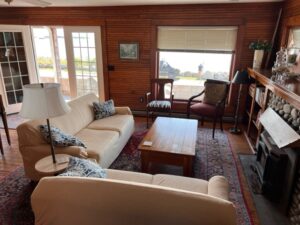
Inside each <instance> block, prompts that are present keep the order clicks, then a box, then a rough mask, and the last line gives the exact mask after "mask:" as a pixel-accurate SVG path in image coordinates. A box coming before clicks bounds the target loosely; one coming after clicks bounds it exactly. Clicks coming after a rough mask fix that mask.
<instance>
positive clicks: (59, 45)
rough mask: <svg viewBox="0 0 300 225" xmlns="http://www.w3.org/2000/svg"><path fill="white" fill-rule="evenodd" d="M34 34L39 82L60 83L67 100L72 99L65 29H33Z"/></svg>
mask: <svg viewBox="0 0 300 225" xmlns="http://www.w3.org/2000/svg"><path fill="white" fill-rule="evenodd" d="M32 34H33V42H34V47H35V48H34V49H35V57H36V62H37V72H38V79H39V82H41V83H48V82H58V83H60V84H61V90H62V93H63V95H64V97H65V99H70V86H69V75H68V69H67V57H66V47H65V39H64V30H63V28H59V27H33V28H32Z"/></svg>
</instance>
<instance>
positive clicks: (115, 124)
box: [87, 115, 133, 135]
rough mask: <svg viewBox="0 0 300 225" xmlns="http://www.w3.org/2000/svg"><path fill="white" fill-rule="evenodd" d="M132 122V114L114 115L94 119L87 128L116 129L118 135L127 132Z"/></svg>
mask: <svg viewBox="0 0 300 225" xmlns="http://www.w3.org/2000/svg"><path fill="white" fill-rule="evenodd" d="M132 122H133V117H132V115H114V116H111V117H106V118H103V119H101V120H95V121H93V122H92V123H90V124H89V125H88V127H87V128H89V129H95V130H112V131H117V132H119V133H120V135H121V134H122V133H123V132H127V131H128V129H130V126H131V124H132Z"/></svg>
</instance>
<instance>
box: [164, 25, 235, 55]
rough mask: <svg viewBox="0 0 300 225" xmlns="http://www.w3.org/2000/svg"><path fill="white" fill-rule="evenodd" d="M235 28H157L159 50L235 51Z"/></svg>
mask: <svg viewBox="0 0 300 225" xmlns="http://www.w3.org/2000/svg"><path fill="white" fill-rule="evenodd" d="M237 30H238V29H237V27H224V26H219V27H177V26H176V27H175V26H172V27H168V26H161V27H158V49H159V50H186V51H191V50H194V51H197V50H198V51H199V50H200V51H201V50H202V51H205V50H209V51H228V52H232V51H234V50H235V45H236V39H237Z"/></svg>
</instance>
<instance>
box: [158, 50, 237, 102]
mask: <svg viewBox="0 0 300 225" xmlns="http://www.w3.org/2000/svg"><path fill="white" fill-rule="evenodd" d="M159 56H160V57H159V77H160V78H172V79H174V87H173V90H174V98H175V99H188V98H190V97H191V96H193V95H196V94H198V93H200V92H201V91H202V90H203V84H204V81H205V80H206V79H217V80H229V72H230V67H231V61H232V54H226V53H197V52H160V53H159Z"/></svg>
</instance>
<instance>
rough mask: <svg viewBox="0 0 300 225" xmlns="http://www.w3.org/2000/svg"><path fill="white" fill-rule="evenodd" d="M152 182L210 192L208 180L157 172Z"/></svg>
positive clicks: (198, 191)
mask: <svg viewBox="0 0 300 225" xmlns="http://www.w3.org/2000/svg"><path fill="white" fill-rule="evenodd" d="M152 184H154V185H159V186H163V187H169V188H175V189H180V190H185V191H192V192H197V193H202V194H207V192H208V182H207V181H205V180H200V179H195V178H189V177H181V176H174V175H165V174H157V175H154V176H153V180H152Z"/></svg>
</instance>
